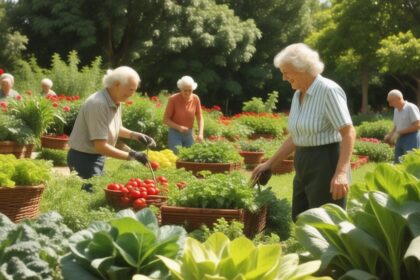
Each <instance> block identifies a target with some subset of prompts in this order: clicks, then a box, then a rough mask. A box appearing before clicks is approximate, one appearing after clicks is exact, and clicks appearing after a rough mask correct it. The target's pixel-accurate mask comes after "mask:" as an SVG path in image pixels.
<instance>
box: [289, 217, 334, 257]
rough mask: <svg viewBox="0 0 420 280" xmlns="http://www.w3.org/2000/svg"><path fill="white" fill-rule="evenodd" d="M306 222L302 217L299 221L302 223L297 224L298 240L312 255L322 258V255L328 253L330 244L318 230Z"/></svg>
mask: <svg viewBox="0 0 420 280" xmlns="http://www.w3.org/2000/svg"><path fill="white" fill-rule="evenodd" d="M304 220H305V217H304V216H301V217H300V218H299V219H298V222H299V221H301V222H299V223H297V224H296V229H295V234H296V238H297V239H298V240H299V242H300V244H302V246H303V247H305V248H306V249H307V250H308V251H309V252H310V253H311V254H312V255H314V256H315V257H317V258H320V257H321V255H322V254H323V253H324V252H325V251H327V249H328V247H329V246H330V244H329V242H328V241H327V239H325V237H324V236H322V234H321V232H320V231H319V230H318V229H317V228H315V227H313V226H309V225H306V224H305V223H304Z"/></svg>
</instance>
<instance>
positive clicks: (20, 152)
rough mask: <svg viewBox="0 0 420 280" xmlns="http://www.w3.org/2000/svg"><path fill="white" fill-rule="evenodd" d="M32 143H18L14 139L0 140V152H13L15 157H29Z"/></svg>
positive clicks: (32, 146) (32, 147)
mask: <svg viewBox="0 0 420 280" xmlns="http://www.w3.org/2000/svg"><path fill="white" fill-rule="evenodd" d="M33 149H34V145H33V144H28V145H19V144H18V143H17V142H14V141H0V154H13V155H15V157H16V158H30V157H31V154H32V150H33Z"/></svg>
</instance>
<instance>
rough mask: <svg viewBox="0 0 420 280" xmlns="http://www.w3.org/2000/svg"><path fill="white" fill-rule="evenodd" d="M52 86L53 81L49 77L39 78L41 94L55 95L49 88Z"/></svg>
mask: <svg viewBox="0 0 420 280" xmlns="http://www.w3.org/2000/svg"><path fill="white" fill-rule="evenodd" d="M52 86H53V82H52V81H51V80H50V79H48V78H44V79H42V80H41V89H42V92H41V94H42V95H45V96H56V95H57V94H56V93H55V92H54V91H53V90H52V89H51V88H52Z"/></svg>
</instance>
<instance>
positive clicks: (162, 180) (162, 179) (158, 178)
mask: <svg viewBox="0 0 420 280" xmlns="http://www.w3.org/2000/svg"><path fill="white" fill-rule="evenodd" d="M156 179H157V180H158V181H159V182H160V183H168V179H166V178H165V177H164V176H158V177H157V178H156Z"/></svg>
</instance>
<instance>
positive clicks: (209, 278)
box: [202, 274, 228, 280]
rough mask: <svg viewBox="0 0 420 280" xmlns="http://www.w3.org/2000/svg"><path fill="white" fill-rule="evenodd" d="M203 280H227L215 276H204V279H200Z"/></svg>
mask: <svg viewBox="0 0 420 280" xmlns="http://www.w3.org/2000/svg"><path fill="white" fill-rule="evenodd" d="M202 279H203V280H228V279H227V278H225V277H222V276H216V275H207V274H206V275H204V277H203V278H202Z"/></svg>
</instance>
